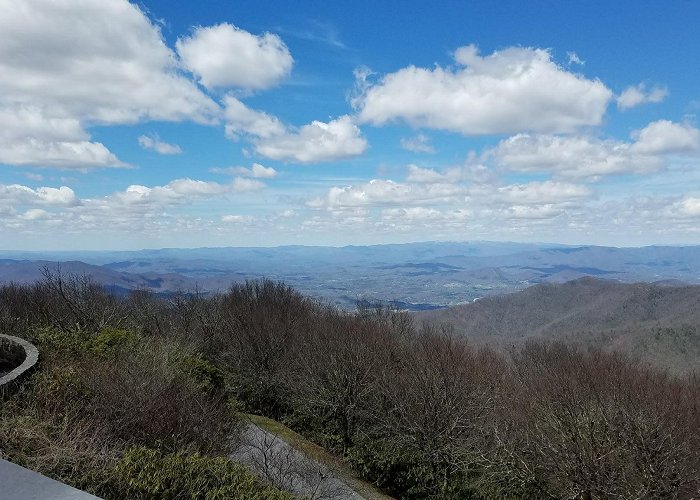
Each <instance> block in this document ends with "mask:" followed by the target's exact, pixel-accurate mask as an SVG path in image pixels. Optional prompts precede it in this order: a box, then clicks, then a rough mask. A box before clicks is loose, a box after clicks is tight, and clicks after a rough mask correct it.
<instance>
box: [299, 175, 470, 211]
mask: <svg viewBox="0 0 700 500" xmlns="http://www.w3.org/2000/svg"><path fill="white" fill-rule="evenodd" d="M463 193H464V190H463V188H461V187H460V186H456V185H453V184H425V185H421V184H410V183H400V182H395V181H392V180H383V179H372V180H370V181H369V182H366V183H363V184H359V185H356V186H345V187H332V188H330V190H329V191H328V194H327V196H326V197H325V198H317V199H315V200H312V201H311V202H309V206H311V207H314V208H320V207H326V208H340V207H362V206H381V205H397V204H398V205H416V204H422V203H425V202H434V203H448V202H450V201H455V200H456V197H458V196H459V195H460V194H463Z"/></svg>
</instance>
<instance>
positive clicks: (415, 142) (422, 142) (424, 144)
mask: <svg viewBox="0 0 700 500" xmlns="http://www.w3.org/2000/svg"><path fill="white" fill-rule="evenodd" d="M401 147H402V148H404V149H405V150H407V151H412V152H413V153H431V154H432V153H434V152H435V148H434V147H433V145H432V144H430V138H429V137H428V136H427V135H425V134H417V135H415V136H413V137H408V138H403V139H401Z"/></svg>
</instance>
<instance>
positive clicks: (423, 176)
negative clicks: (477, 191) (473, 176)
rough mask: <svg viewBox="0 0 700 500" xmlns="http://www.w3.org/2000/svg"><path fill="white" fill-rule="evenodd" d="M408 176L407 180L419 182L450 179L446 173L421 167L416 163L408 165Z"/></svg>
mask: <svg viewBox="0 0 700 500" xmlns="http://www.w3.org/2000/svg"><path fill="white" fill-rule="evenodd" d="M407 168H408V176H407V177H406V180H407V181H409V182H421V183H423V182H424V183H428V184H430V183H436V182H437V183H439V182H450V181H452V180H456V179H451V178H450V177H449V176H448V175H447V174H444V173H439V172H437V171H436V170H434V169H432V168H422V167H419V166H418V165H408V167H407Z"/></svg>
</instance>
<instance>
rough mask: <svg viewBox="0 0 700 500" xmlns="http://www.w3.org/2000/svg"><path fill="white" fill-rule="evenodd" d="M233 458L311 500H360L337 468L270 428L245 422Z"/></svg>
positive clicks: (270, 480)
mask: <svg viewBox="0 0 700 500" xmlns="http://www.w3.org/2000/svg"><path fill="white" fill-rule="evenodd" d="M231 458H232V459H233V460H236V461H238V462H242V463H244V464H246V465H247V466H248V467H250V468H251V469H252V470H253V471H254V472H255V473H256V474H258V475H259V476H260V477H262V478H263V479H264V480H265V481H268V482H270V483H272V484H274V485H275V486H277V487H278V488H282V489H285V490H287V491H291V492H292V493H294V494H295V495H299V496H306V497H308V498H310V499H311V500H325V499H338V500H362V499H363V498H365V497H363V496H361V495H359V494H358V493H357V492H356V491H354V490H353V489H352V488H351V487H350V486H349V485H348V484H347V483H345V482H344V481H343V480H342V478H341V477H340V475H339V474H338V472H337V471H333V470H331V469H329V468H328V467H326V466H324V465H322V464H319V463H318V462H316V461H314V460H313V459H311V458H309V457H308V456H306V455H305V454H303V453H302V452H301V451H299V450H297V449H296V448H294V447H293V446H291V445H290V444H289V443H287V442H286V441H284V440H282V439H280V438H279V437H277V436H276V435H274V434H272V433H271V432H268V431H266V430H265V429H262V428H260V427H259V426H257V425H255V424H253V423H249V424H248V426H247V427H246V429H245V430H244V431H243V433H242V435H241V442H240V444H239V446H238V447H237V450H236V452H235V453H233V454H232V455H231Z"/></svg>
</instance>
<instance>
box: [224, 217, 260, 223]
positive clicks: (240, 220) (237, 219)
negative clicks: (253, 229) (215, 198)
mask: <svg viewBox="0 0 700 500" xmlns="http://www.w3.org/2000/svg"><path fill="white" fill-rule="evenodd" d="M252 221H253V217H251V216H250V215H223V216H221V222H226V223H229V224H231V223H234V224H240V223H244V222H252Z"/></svg>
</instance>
